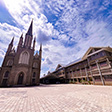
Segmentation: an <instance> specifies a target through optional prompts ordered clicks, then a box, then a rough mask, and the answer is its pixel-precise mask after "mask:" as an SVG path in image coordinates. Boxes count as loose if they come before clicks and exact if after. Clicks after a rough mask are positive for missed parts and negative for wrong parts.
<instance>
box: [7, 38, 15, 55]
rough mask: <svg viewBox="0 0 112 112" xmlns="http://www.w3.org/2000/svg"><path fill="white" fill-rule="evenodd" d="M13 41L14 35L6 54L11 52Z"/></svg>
mask: <svg viewBox="0 0 112 112" xmlns="http://www.w3.org/2000/svg"><path fill="white" fill-rule="evenodd" d="M13 42H14V37H13V38H12V40H11V42H10V44H9V46H8V49H7V52H6V55H7V54H9V53H10V52H11V50H12V48H13Z"/></svg>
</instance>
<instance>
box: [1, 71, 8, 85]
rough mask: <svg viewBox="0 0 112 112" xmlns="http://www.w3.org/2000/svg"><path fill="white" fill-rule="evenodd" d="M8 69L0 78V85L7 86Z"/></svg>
mask: <svg viewBox="0 0 112 112" xmlns="http://www.w3.org/2000/svg"><path fill="white" fill-rule="evenodd" d="M8 76H9V71H6V72H5V74H4V77H3V80H2V86H7V82H8Z"/></svg>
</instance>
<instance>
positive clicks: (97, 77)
mask: <svg viewBox="0 0 112 112" xmlns="http://www.w3.org/2000/svg"><path fill="white" fill-rule="evenodd" d="M54 79H56V80H54ZM59 81H60V83H82V84H96V85H97V84H98V85H112V48H111V47H90V48H89V49H88V51H87V52H86V53H85V55H84V56H83V57H82V59H80V60H78V61H74V62H73V63H70V64H68V65H66V66H62V65H61V64H58V66H57V68H56V70H55V71H53V72H52V73H50V74H48V75H46V76H45V77H43V78H41V82H42V83H46V82H47V83H48V82H49V83H57V82H59Z"/></svg>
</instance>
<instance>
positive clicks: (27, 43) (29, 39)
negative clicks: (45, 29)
mask: <svg viewBox="0 0 112 112" xmlns="http://www.w3.org/2000/svg"><path fill="white" fill-rule="evenodd" d="M32 39H33V19H32V21H31V24H30V27H29V29H28V31H27V33H26V35H25V41H24V46H25V47H26V48H30V49H31V44H32Z"/></svg>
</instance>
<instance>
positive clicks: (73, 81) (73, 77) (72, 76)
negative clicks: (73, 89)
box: [72, 71, 74, 83]
mask: <svg viewBox="0 0 112 112" xmlns="http://www.w3.org/2000/svg"><path fill="white" fill-rule="evenodd" d="M72 77H73V83H74V75H73V71H72Z"/></svg>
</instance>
